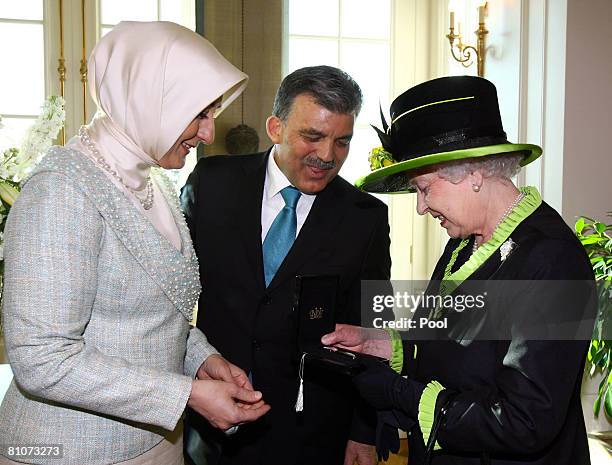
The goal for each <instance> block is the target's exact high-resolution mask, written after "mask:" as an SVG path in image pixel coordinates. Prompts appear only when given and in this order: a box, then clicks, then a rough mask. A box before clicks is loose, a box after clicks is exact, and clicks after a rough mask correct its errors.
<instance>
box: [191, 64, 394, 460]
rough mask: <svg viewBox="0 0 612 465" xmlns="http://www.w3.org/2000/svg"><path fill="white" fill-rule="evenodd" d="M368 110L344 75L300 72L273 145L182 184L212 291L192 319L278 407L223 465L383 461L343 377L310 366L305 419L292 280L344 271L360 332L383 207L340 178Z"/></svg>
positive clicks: (380, 263)
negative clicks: (299, 405) (299, 403)
mask: <svg viewBox="0 0 612 465" xmlns="http://www.w3.org/2000/svg"><path fill="white" fill-rule="evenodd" d="M361 103H362V95H361V90H360V89H359V86H358V85H357V83H356V82H355V81H354V80H353V79H352V78H351V77H350V76H349V75H347V74H346V73H344V72H343V71H341V70H339V69H337V68H333V67H329V66H316V67H309V68H302V69H299V70H297V71H295V72H293V73H291V74H290V75H288V76H287V77H286V78H285V79H284V80H283V82H282V83H281V86H280V88H279V90H278V93H277V95H276V98H275V101H274V108H273V112H272V116H270V117H269V118H268V120H267V123H266V124H267V132H268V135H269V137H270V139H271V140H272V142H273V143H274V146H273V147H272V148H271V149H270V150H268V151H266V152H264V153H258V154H253V155H245V156H219V157H210V158H203V159H201V160H200V161H199V162H198V164H197V166H196V168H195V169H194V171H193V173H192V174H191V176H190V177H189V180H188V182H187V184H186V186H185V187H184V189H183V192H182V195H181V200H182V204H183V208H184V211H185V215H186V218H187V223H188V225H189V227H190V230H191V234H192V238H193V242H194V245H195V250H196V252H197V255H198V257H199V261H200V277H201V280H202V284H203V289H204V290H203V292H202V295H201V297H200V301H199V314H198V322H197V325H198V327H199V328H201V329H202V330H203V331H204V332H205V333H206V335H207V336H208V339H209V341H210V342H211V343H212V344H213V345H214V346H215V347H216V348H217V349H218V350H220V351H221V352H222V353H223V354H224V355H225V357H226V358H227V359H228V360H230V361H231V362H233V363H235V364H237V365H238V366H240V367H241V368H243V369H244V370H245V371H246V372H247V373H250V375H251V376H252V380H253V384H254V386H255V387H256V389H258V390H261V391H262V393H263V398H264V399H266V402H267V403H269V404H270V406H271V407H272V409H271V411H270V412H269V414H267V415H266V416H265V417H263V418H261V419H260V421H258V422H256V423H254V424H252V425H244V426H242V427H241V428H240V429H239V430H238V432H237V433H236V434H234V435H231V436H226V437H223V438H221V440H220V442H221V451H220V459H219V463H221V464H236V465H238V464H240V465H245V464H253V465H255V464H261V465H273V464H283V465H292V464H305V465H306V464H312V465H315V464H316V465H326V464H329V465H341V464H342V463H349V464H351V465H352V464H353V463H354V462H357V463H359V464H360V465H363V464H373V463H374V453H373V448H372V447H371V446H368V445H367V443H370V444H372V443H373V439H374V438H373V434H372V431H371V430H368V428H365V427H364V425H365V423H367V422H365V421H364V418H363V415H361V413H363V412H360V411H359V408H356V406H357V404H356V402H357V401H356V399H357V397H356V396H355V394H354V392H353V391H352V387H351V385H350V382H349V380H348V379H345V378H344V377H342V376H340V375H335V374H334V373H333V372H331V371H325V370H319V369H316V368H312V369H310V368H309V367H308V366H307V368H306V371H307V373H306V374H305V381H304V389H303V399H304V408H303V411H302V412H296V407H295V405H296V400H297V397H298V385H299V377H298V371H299V370H298V366H299V357H297V356H296V354H297V348H296V334H295V325H294V324H293V319H294V316H293V315H292V306H293V301H294V291H295V282H296V281H295V277H296V275H338V276H339V290H338V301H337V307H336V321H337V322H343V323H352V324H356V323H358V322H359V321H360V287H361V280H363V279H388V278H389V274H390V266H391V259H390V256H389V226H388V218H387V208H386V206H385V205H384V204H383V203H382V202H380V201H379V200H377V199H375V198H374V197H372V196H370V195H368V194H365V193H362V192H360V191H359V190H357V189H356V188H355V187H353V186H352V185H350V184H349V183H347V182H346V181H345V180H344V179H342V178H341V177H339V176H337V174H338V171H339V170H340V168H341V167H342V164H343V163H344V161H345V160H346V158H347V156H348V152H349V145H350V141H351V137H352V135H353V125H354V122H355V118H356V117H357V115H358V113H359V110H360V108H361ZM288 236H290V237H288ZM200 420H201V419H193V416H192V419H191V423H192V425H197V424H198V423H202V421H200ZM370 420H371V419H370ZM199 427H200V428H203V429H204V430H206V425H202V424H200V425H199ZM211 434H213V433H211V432H210V431H208V430H206V431H203V432H202V436H203V437H204V439H205V440H208V439H210V435H211Z"/></svg>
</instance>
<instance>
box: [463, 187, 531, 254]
mask: <svg viewBox="0 0 612 465" xmlns="http://www.w3.org/2000/svg"><path fill="white" fill-rule="evenodd" d="M523 197H525V193H524V192H521V193H520V194H519V195H517V196H516V198H515V199H514V201H513V202H512V203H511V204H510V206H509V207H508V208H506V211H505V212H504V214H503V215H502V217H501V218H500V219H499V221H498V222H497V224H496V225H495V228H494V229H493V231H495V230H496V229H497V228H499V225H500V224H502V223H503V222H504V220H505V219H506V218H507V217H508V215H509V214H510V213H511V212H512V210H514V209H515V208H516V206H517V205H518V204H519V203H520V201H521V200H523ZM478 247H479V246H478V244H477V243H476V239H474V245H473V246H472V253H475V252H476V251H477V250H478Z"/></svg>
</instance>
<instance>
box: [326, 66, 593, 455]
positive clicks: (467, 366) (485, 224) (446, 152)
mask: <svg viewBox="0 0 612 465" xmlns="http://www.w3.org/2000/svg"><path fill="white" fill-rule="evenodd" d="M383 126H384V128H383V129H384V131H380V130H378V133H379V137H380V139H381V141H382V144H383V148H384V150H380V151H378V152H375V158H374V159H371V163H372V164H373V165H374V166H373V167H374V168H377V169H375V170H374V171H373V172H372V173H371V174H369V175H367V176H365V177H364V178H362V179H360V180H359V181H358V185H359V186H360V187H361V188H362V189H364V190H366V191H369V192H375V193H401V192H416V195H417V211H418V213H419V214H421V215H425V214H427V213H429V214H430V215H432V216H433V217H434V218H436V219H438V220H439V221H440V225H441V226H442V227H443V228H444V229H446V231H447V232H448V235H449V236H450V238H451V239H450V241H449V242H448V244H447V246H446V249H445V250H444V253H443V254H442V257H441V258H440V260H439V261H438V263H437V265H436V267H435V270H434V272H433V275H432V278H431V281H430V283H429V286H428V288H427V291H426V292H425V295H428V296H432V295H435V296H439V297H441V298H448V297H450V298H451V300H450V302H451V305H450V306H447V305H446V304H444V305H441V303H440V302H448V301H447V300H442V299H439V300H435V299H434V300H433V302H435V304H434V307H433V308H431V307H427V305H426V304H424V303H423V302H429V301H426V300H422V301H421V306H420V307H419V308H418V309H417V310H416V312H415V316H414V318H413V320H418V321H423V320H425V321H426V323H427V324H425V325H424V327H420V326H419V323H416V321H415V324H414V325H413V326H409V327H410V328H411V329H409V330H408V331H407V332H405V333H401V334H400V333H398V332H397V331H395V330H387V331H385V330H380V329H366V328H359V327H355V326H348V325H338V326H337V328H336V331H335V332H334V333H331V334H329V335H326V336H324V337H323V343H324V344H327V345H335V346H337V347H342V348H346V349H352V350H354V351H358V352H363V353H368V354H371V355H378V356H381V357H383V358H386V359H389V360H390V364H387V365H385V364H380V363H368V364H367V369H365V370H364V371H363V372H362V373H361V374H359V375H357V376H356V377H355V379H354V381H355V385H356V387H357V389H358V390H359V391H360V393H361V395H362V396H363V397H364V398H365V400H366V401H368V402H369V403H370V404H371V405H373V406H374V407H375V408H376V409H377V410H378V411H379V452H382V453H383V455H384V454H385V451H384V450H383V449H385V447H384V446H385V443H386V447H387V449H389V448H391V449H394V446H397V443H396V442H395V440H391V442H389V439H388V438H387V439H385V438H386V437H387V436H386V435H387V433H389V432H391V431H394V432H396V429H395V428H396V427H400V428H402V429H405V430H407V431H408V432H409V434H408V441H409V451H410V452H409V455H410V459H409V463H410V464H411V465H412V464H421V463H427V462H431V463H434V464H447V463H448V464H450V463H453V464H473V463H495V464H555V465H560V464H568V465H569V464H571V465H576V464H582V463H589V454H588V447H587V439H586V432H585V426H584V419H583V416H582V409H581V404H580V386H581V374H582V369H583V363H584V359H585V355H586V348H587V339H588V336H590V333H589V332H588V331H582V333H587V336H584V334H582V335H580V334H579V333H580V331H579V329H580V328H581V327H582V328H583V329H584V327H587V328H588V321H589V318H591V317H592V312H593V309H594V307H593V305H592V301H591V300H589V299H590V297H591V296H592V287H591V285H592V282H593V273H592V270H591V267H590V263H589V260H588V258H587V255H586V254H585V252H584V250H583V249H582V247H581V245H580V243H579V242H578V241H577V239H576V238H575V237H574V235H573V233H572V231H571V230H570V229H569V228H568V227H567V226H566V224H565V223H564V221H563V219H562V218H561V217H560V216H559V214H558V213H557V212H556V211H555V210H554V209H553V208H551V207H550V206H549V205H548V204H546V203H545V202H543V201H542V199H541V197H540V194H539V193H538V191H537V190H536V189H535V188H534V187H524V188H520V189H519V188H517V187H516V186H515V185H514V183H513V181H512V177H513V176H514V175H515V174H516V173H517V172H518V171H519V169H520V167H521V166H524V165H526V164H528V163H530V162H532V161H533V160H535V159H536V158H538V157H539V156H540V155H541V152H542V151H541V149H540V147H537V146H535V145H529V144H512V143H509V142H508V141H507V140H506V134H505V132H504V131H503V128H502V124H501V118H500V114H499V107H498V103H497V94H496V90H495V87H494V85H493V84H492V83H490V82H489V81H487V80H485V79H482V78H477V77H468V76H461V77H459V76H457V77H447V78H441V79H435V80H433V81H429V82H426V83H423V84H421V85H418V86H416V87H414V88H412V89H410V90H408V91H407V92H405V93H404V94H402V95H400V96H399V97H398V98H397V99H396V100H395V101H394V102H393V104H392V105H391V122H390V124H389V125H388V126H387V124H386V123H385V122H384V121H383ZM551 282H552V284H550V283H551ZM475 283H479V284H480V286H474V284H475ZM483 283H484V284H483ZM545 283H548V284H550V285H548V286H546V285H544V284H545ZM494 284H496V285H494ZM470 286H471V287H470ZM485 286H486V287H485ZM483 289H486V290H488V291H490V294H489V295H487V293H486V291H485V292H481V297H484V296H486V298H483V300H482V302H483V305H482V306H481V307H478V305H476V306H475V309H474V310H473V311H468V310H464V308H461V309H454V308H453V306H452V305H453V302H455V303H456V302H459V299H458V296H463V297H465V295H467V294H472V297H474V296H473V294H475V293H477V292H478V291H483ZM544 294H545V295H544ZM453 298H454V299H456V300H454V301H453V300H452V299H453ZM461 302H464V303H465V299H462V300H461ZM482 307H484V308H482ZM585 321H586V324H585ZM429 322H433V324H429ZM436 322H443V323H444V324H440V325H436ZM581 324H582V326H580V325H581ZM431 327H436V328H438V329H435V330H432V329H430V328H431ZM591 329H592V326H591ZM558 339H563V340H558ZM389 365H390V366H389ZM401 375H404V376H401ZM385 425H386V426H385ZM389 426H391V428H389ZM385 431H386V433H385ZM394 443H395V444H394Z"/></svg>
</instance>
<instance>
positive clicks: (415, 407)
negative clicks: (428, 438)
mask: <svg viewBox="0 0 612 465" xmlns="http://www.w3.org/2000/svg"><path fill="white" fill-rule="evenodd" d="M365 365H366V369H365V370H364V371H362V372H361V373H360V374H358V375H356V376H355V377H353V384H354V385H355V387H356V388H357V390H358V391H359V394H360V395H361V396H362V397H363V399H364V400H365V401H366V402H367V403H369V404H370V405H371V406H372V407H374V408H375V409H376V410H392V409H399V410H401V411H402V412H403V413H404V415H406V416H407V417H409V418H413V419H416V418H417V416H418V411H419V400H420V398H421V394H422V393H423V389H425V385H424V384H422V383H419V382H417V381H412V380H408V379H405V378H403V377H402V376H400V375H399V374H397V373H396V372H395V371H393V370H392V369H391V368H390V367H389V366H388V365H385V364H383V363H380V362H376V361H368V362H366V363H365Z"/></svg>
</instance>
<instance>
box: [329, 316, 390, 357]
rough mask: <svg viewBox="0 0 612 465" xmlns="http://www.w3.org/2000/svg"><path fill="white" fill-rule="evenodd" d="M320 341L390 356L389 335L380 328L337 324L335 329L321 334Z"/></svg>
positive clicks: (380, 355)
mask: <svg viewBox="0 0 612 465" xmlns="http://www.w3.org/2000/svg"><path fill="white" fill-rule="evenodd" d="M321 342H322V343H323V344H324V345H326V346H335V347H339V348H341V349H348V350H352V351H353V352H361V353H364V354H370V355H376V356H377V357H381V358H384V359H387V360H389V359H390V358H391V336H389V333H387V332H386V331H384V330H382V329H373V328H361V327H359V326H352V325H344V324H337V325H336V330H335V331H334V332H333V333H329V334H326V335H325V336H323V337H322V338H321Z"/></svg>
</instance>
